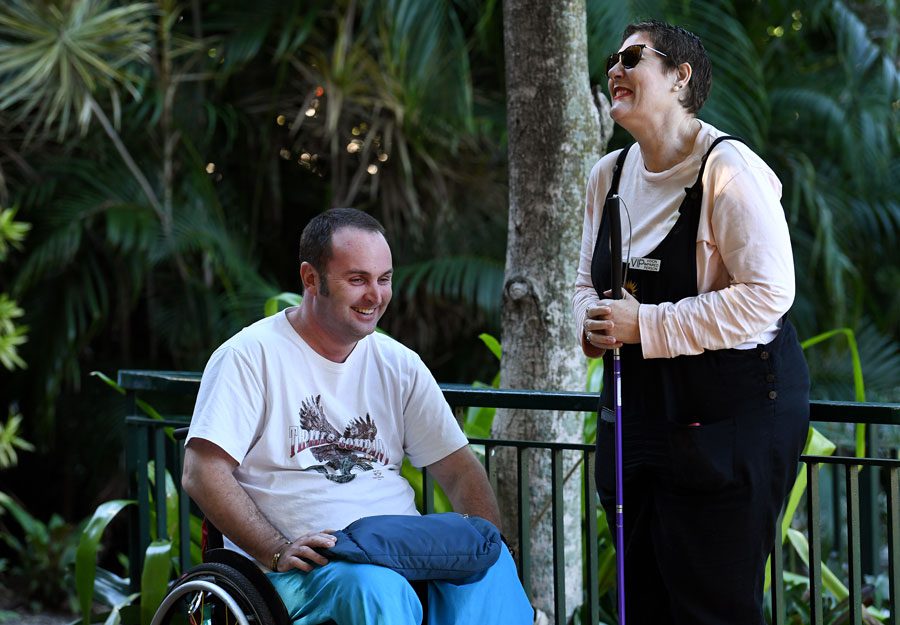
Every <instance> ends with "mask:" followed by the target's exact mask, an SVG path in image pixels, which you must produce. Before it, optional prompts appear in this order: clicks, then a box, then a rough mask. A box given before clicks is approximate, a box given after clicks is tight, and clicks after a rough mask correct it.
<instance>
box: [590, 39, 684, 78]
mask: <svg viewBox="0 0 900 625" xmlns="http://www.w3.org/2000/svg"><path fill="white" fill-rule="evenodd" d="M644 48H647V49H648V50H652V51H653V52H656V53H657V54H659V55H660V56H665V57H668V56H669V55H668V54H666V53H665V52H660V51H659V50H656V49H655V48H651V47H650V46H648V45H647V44H644V43H636V44H634V45H633V46H628V47H627V48H625V49H624V50H622V51H620V52H616V53H615V54H610V55H609V57H608V58H607V59H606V73H607V74H608V73H609V70H611V69H612V68H613V67H615V66H616V63H618V62H619V61H622V67H624V68H625V69H632V68H634V67H635V66H636V65H637V64H638V63H640V62H641V58H642V57H641V55H642V54H643V52H644Z"/></svg>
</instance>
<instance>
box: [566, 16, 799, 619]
mask: <svg viewBox="0 0 900 625" xmlns="http://www.w3.org/2000/svg"><path fill="white" fill-rule="evenodd" d="M607 77H608V81H609V92H610V96H611V99H612V107H611V115H612V118H613V120H615V121H616V123H618V124H619V125H620V126H622V127H623V128H624V129H625V130H627V131H628V132H629V133H630V134H631V135H632V137H633V138H634V139H635V143H634V144H632V145H631V146H630V147H628V148H626V149H625V150H618V151H616V152H612V153H610V154H607V155H606V156H604V157H603V158H602V159H601V160H600V161H599V162H598V163H597V165H596V166H595V167H594V168H593V170H592V172H591V175H590V180H589V183H588V187H587V202H586V204H587V206H586V212H585V218H584V231H583V235H582V242H581V255H580V259H579V267H578V276H577V280H576V291H575V295H574V298H573V306H574V311H575V317H576V320H577V324H578V326H577V328H578V333H579V335H580V342H581V347H582V349H583V351H584V353H585V354H586V355H587V356H590V357H600V356H603V357H604V359H605V362H604V364H605V367H604V375H605V377H604V387H603V393H602V395H601V404H602V406H603V409H602V410H601V415H600V417H601V418H600V419H598V424H599V425H598V433H597V450H598V454H597V465H596V466H597V473H596V478H597V489H598V491H599V493H600V498H601V502H602V503H603V506H604V508H605V509H606V512H607V519H608V520H609V521H610V525H611V527H610V529H611V530H612V532H613V535H615V527H614V526H613V519H615V458H614V444H613V441H614V436H615V434H614V425H613V423H612V421H614V418H612V416H611V415H612V409H613V397H612V395H613V393H612V389H613V380H612V369H613V367H612V363H611V359H610V355H611V352H612V350H613V349H614V348H619V350H620V354H621V371H622V375H621V377H622V382H621V384H622V392H621V406H622V424H623V425H622V432H623V458H622V462H623V467H624V486H623V494H624V502H623V513H624V514H623V516H624V553H625V584H624V589H625V608H626V615H627V623H628V625H643V624H652V625H664V624H667V623H672V624H678V625H722V624H724V623H728V624H747V625H762V624H763V622H764V621H763V614H762V599H763V579H764V566H765V563H766V558H767V556H768V554H769V552H770V551H771V549H772V546H773V541H774V528H775V522H776V519H777V517H778V514H779V512H780V510H781V507H782V504H783V502H784V498H785V496H786V493H787V491H788V488H789V487H790V485H791V484H792V483H793V480H794V478H795V476H796V475H797V462H798V457H799V454H800V451H801V449H802V447H803V444H804V442H805V440H806V432H807V428H808V419H809V407H808V393H809V376H808V371H807V368H806V363H805V361H804V359H803V355H802V353H801V350H800V345H799V343H798V341H797V336H796V333H795V331H794V329H793V327H792V326H791V324H790V323H789V322H788V321H787V319H786V318H785V314H786V312H787V310H788V308H789V307H790V306H791V303H792V302H793V298H794V266H793V259H792V254H791V243H790V237H789V235H788V228H787V223H786V221H785V217H784V212H783V209H782V207H781V203H780V198H781V184H780V182H779V181H778V179H777V178H776V176H775V174H774V173H773V172H772V170H771V169H770V168H769V167H768V166H767V165H766V164H765V163H764V162H763V161H762V160H761V159H760V158H759V157H758V156H757V155H756V154H754V153H753V151H752V150H751V149H750V148H749V147H747V146H746V145H745V144H744V143H743V142H741V141H740V140H739V139H737V138H735V137H730V136H728V135H727V134H725V133H723V132H722V131H720V130H718V129H716V128H714V127H713V126H711V125H709V124H707V123H705V122H703V121H700V120H699V119H698V118H697V117H696V114H697V112H698V111H699V110H700V108H701V107H702V106H703V103H704V101H705V100H706V97H707V95H708V94H709V90H710V82H711V68H710V62H709V58H708V57H707V54H706V50H705V49H704V47H703V44H702V43H701V42H700V40H699V39H698V38H697V37H696V36H695V35H693V34H691V33H690V32H687V31H686V30H684V29H682V28H678V27H675V26H672V25H669V24H665V23H662V22H657V21H648V22H641V23H638V24H633V25H631V26H629V27H628V28H626V29H625V33H624V35H623V41H622V45H621V48H620V50H619V51H618V52H616V53H615V54H612V55H610V57H609V60H608V62H607ZM613 196H618V197H619V198H620V202H621V222H622V258H616V259H612V258H611V254H610V226H609V221H610V220H609V219H608V218H607V215H606V214H604V205H605V203H606V200H607V198H611V197H613ZM611 210H612V209H611ZM612 262H622V263H624V271H625V289H623V292H624V299H617V300H613V299H611V297H610V288H611V278H610V274H611V271H610V269H611V263H612ZM619 547H620V548H622V546H621V545H620V546H619Z"/></svg>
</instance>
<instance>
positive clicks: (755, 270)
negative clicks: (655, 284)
mask: <svg viewBox="0 0 900 625" xmlns="http://www.w3.org/2000/svg"><path fill="white" fill-rule="evenodd" d="M712 165H713V160H712V158H710V167H711V166H712ZM710 180H711V184H708V185H707V194H709V197H704V202H707V201H708V202H712V205H711V206H710V207H708V214H709V219H710V223H709V231H710V233H711V237H710V239H711V240H709V241H701V242H699V243H698V245H710V246H714V247H715V248H717V249H716V250H715V252H716V253H718V255H719V256H720V257H721V262H722V264H723V265H724V268H725V270H726V271H727V274H728V277H727V284H724V285H723V286H722V288H718V289H714V290H711V291H709V292H705V293H701V294H699V295H697V296H696V297H688V298H685V299H683V300H680V301H678V302H666V303H661V304H658V305H646V304H642V305H641V306H640V309H639V312H638V316H639V323H640V328H641V346H642V351H643V355H644V358H672V357H674V356H681V355H691V354H699V353H701V352H703V351H704V350H707V349H711V350H714V349H729V348H732V347H735V346H738V345H741V344H742V343H745V342H747V341H749V340H751V339H752V338H753V337H755V336H758V335H759V334H760V333H762V332H763V331H764V330H766V329H767V328H769V327H771V326H773V325H774V324H775V323H777V322H778V319H779V318H780V317H781V316H782V315H783V314H784V313H785V312H787V310H788V309H789V308H790V306H791V304H792V303H793V300H794V290H795V284H794V262H793V256H792V252H791V242H790V235H789V234H788V228H787V222H786V220H785V216H784V209H783V208H782V206H781V201H780V198H781V185H780V183H779V182H778V179H777V178H776V177H775V175H774V174H773V173H772V172H771V170H768V168H764V165H763V166H754V165H752V164H749V165H748V164H743V166H739V167H737V166H734V165H733V163H728V162H726V163H724V164H722V165H720V166H719V171H718V172H717V173H716V174H714V175H712V174H711V176H710ZM698 256H699V255H698ZM698 262H699V257H698ZM698 268H699V267H698Z"/></svg>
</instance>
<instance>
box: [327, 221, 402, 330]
mask: <svg viewBox="0 0 900 625" xmlns="http://www.w3.org/2000/svg"><path fill="white" fill-rule="evenodd" d="M393 271H394V270H393V266H392V260H391V249H390V247H389V246H388V243H387V241H386V240H385V238H384V237H383V236H382V235H381V234H380V233H378V232H369V231H366V230H360V229H358V228H353V227H345V228H341V229H340V230H338V231H336V232H335V233H334V235H333V236H332V239H331V258H330V259H329V260H328V263H327V265H326V267H325V268H324V271H323V272H322V273H321V275H320V276H319V279H320V285H321V286H320V287H319V289H318V290H317V293H316V298H315V304H314V306H313V312H314V314H315V316H316V320H317V321H318V323H319V324H320V325H321V327H322V328H323V329H325V331H326V332H327V333H328V335H329V338H330V339H331V340H333V341H335V342H338V343H344V344H351V343H355V342H356V341H358V340H360V339H361V338H363V337H365V336H367V335H369V334H371V333H372V332H374V331H375V326H376V325H377V324H378V320H379V319H381V316H382V315H383V314H384V311H385V310H386V309H387V307H388V304H389V303H390V301H391V296H392V290H391V277H392V275H393Z"/></svg>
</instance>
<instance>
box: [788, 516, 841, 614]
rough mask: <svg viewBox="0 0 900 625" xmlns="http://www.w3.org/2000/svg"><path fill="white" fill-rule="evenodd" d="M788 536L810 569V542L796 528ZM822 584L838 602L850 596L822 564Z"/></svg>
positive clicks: (839, 581)
mask: <svg viewBox="0 0 900 625" xmlns="http://www.w3.org/2000/svg"><path fill="white" fill-rule="evenodd" d="M787 536H788V540H789V541H790V543H791V546H793V548H794V551H796V552H797V555H798V556H800V559H801V560H803V563H804V564H806V566H807V567H809V541H807V540H806V535H804V534H803V533H802V532H799V531H797V530H795V529H794V528H790V529H789V530H788V533H787ZM822 584H823V585H824V586H825V589H826V590H828V592H830V593H831V594H832V595H834V597H835V599H837V600H838V601H844V600H845V599H846V598H847V597H848V596H850V591H849V590H847V587H846V586H844V584H843V583H842V582H841V580H839V579H838V578H837V576H836V575H835V574H834V573H832V572H831V569H829V568H828V567H827V566H825V564H824V563H823V564H822Z"/></svg>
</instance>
